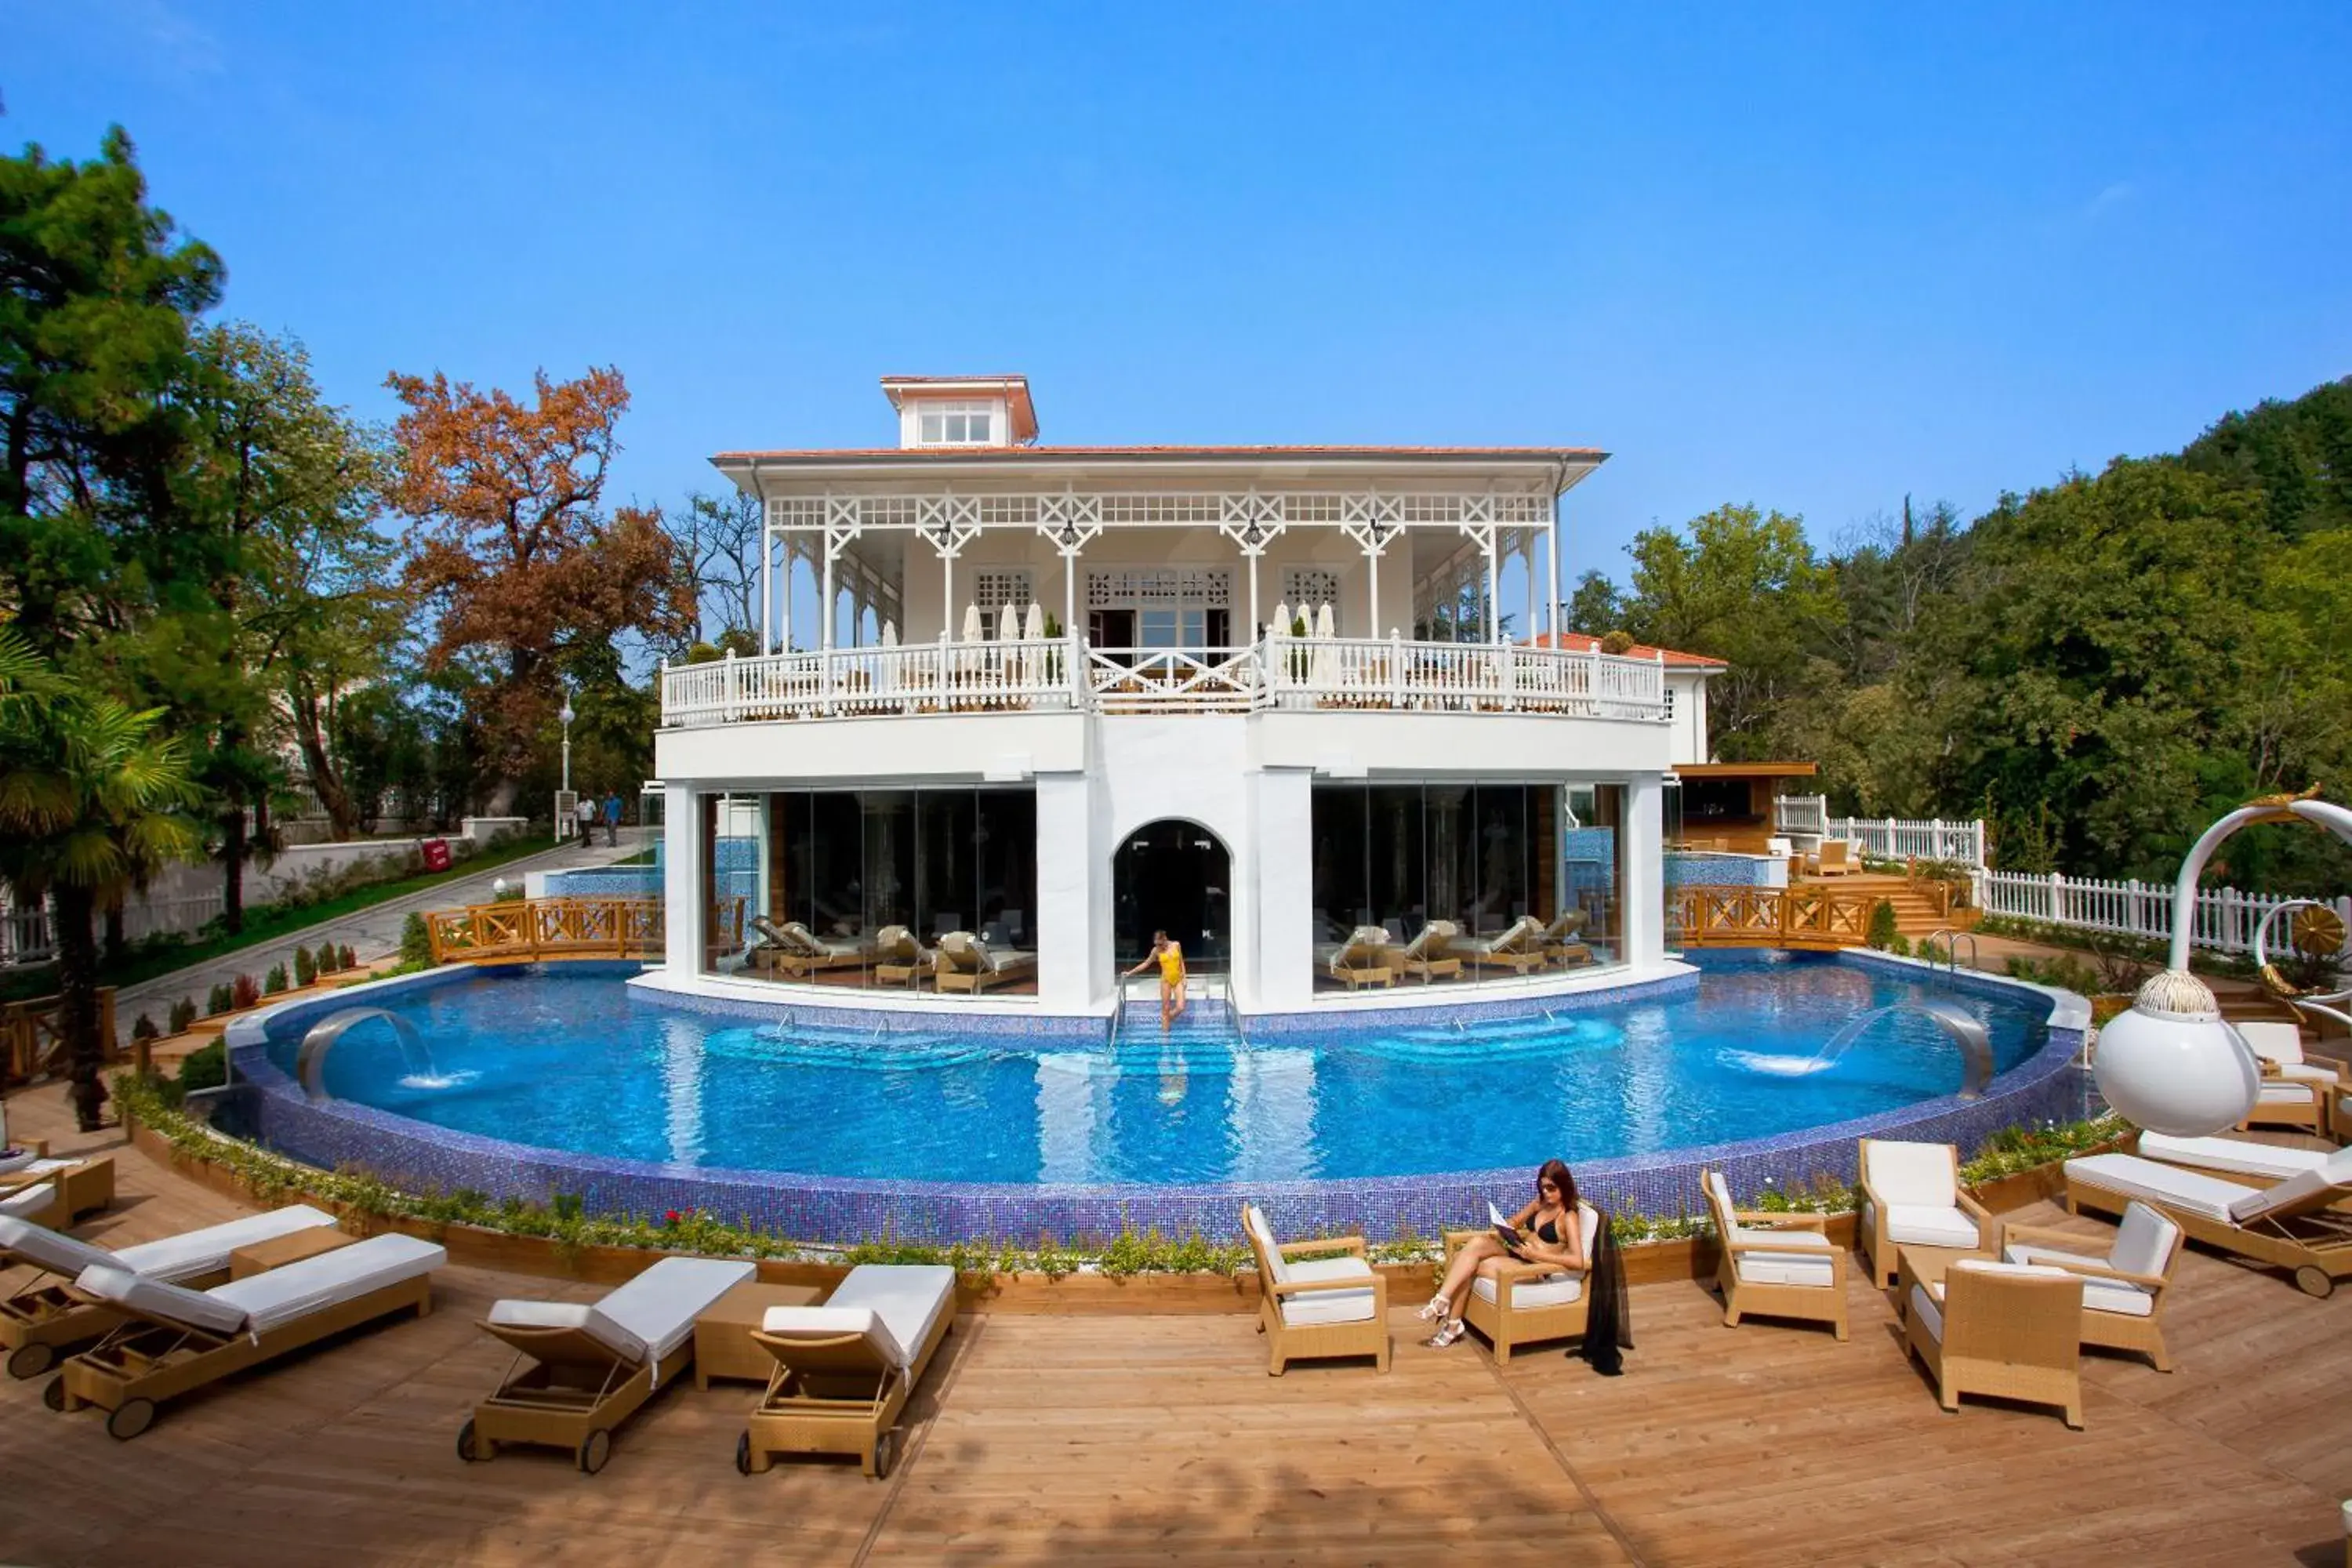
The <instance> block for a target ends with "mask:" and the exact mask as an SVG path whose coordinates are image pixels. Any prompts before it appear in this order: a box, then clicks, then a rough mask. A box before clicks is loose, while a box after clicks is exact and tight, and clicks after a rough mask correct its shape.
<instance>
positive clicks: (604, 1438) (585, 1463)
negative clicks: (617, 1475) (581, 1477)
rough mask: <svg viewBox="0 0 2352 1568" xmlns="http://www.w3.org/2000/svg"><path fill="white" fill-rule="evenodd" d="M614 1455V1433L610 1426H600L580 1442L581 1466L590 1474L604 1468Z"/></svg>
mask: <svg viewBox="0 0 2352 1568" xmlns="http://www.w3.org/2000/svg"><path fill="white" fill-rule="evenodd" d="M612 1457H613V1434H612V1431H611V1429H610V1428H608V1427H604V1426H599V1427H597V1428H596V1430H594V1431H593V1432H591V1433H589V1434H588V1436H586V1437H585V1438H584V1439H583V1440H582V1442H581V1444H580V1468H582V1469H583V1470H584V1471H586V1472H587V1473H588V1474H590V1475H592V1476H593V1475H594V1474H595V1473H596V1472H597V1471H599V1470H601V1469H603V1468H604V1461H605V1460H607V1459H609V1458H612Z"/></svg>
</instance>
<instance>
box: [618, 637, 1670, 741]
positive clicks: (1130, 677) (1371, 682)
mask: <svg viewBox="0 0 2352 1568" xmlns="http://www.w3.org/2000/svg"><path fill="white" fill-rule="evenodd" d="M661 694H662V723H663V725H664V727H665V728H670V729H691V728H699V727H704V726H709V725H718V724H732V723H756V722H765V721H777V720H787V719H832V718H875V717H887V716H892V715H912V714H954V713H972V714H989V713H1006V712H1065V713H1066V712H1093V713H1099V714H1105V715H1127V714H1162V715H1173V714H1188V713H1255V712H1265V711H1304V710H1346V711H1360V712H1391V713H1507V714H1519V715H1552V716H1558V717H1561V718H1572V719H1589V720H1590V719H1598V720H1613V721H1627V722H1633V723H1664V722H1665V721H1666V720H1667V719H1668V717H1669V716H1670V709H1669V707H1668V702H1667V688H1666V679H1665V665H1664V662H1663V660H1662V659H1661V658H1657V657H1651V658H1626V657H1622V656H1618V655H1612V654H1606V653H1601V652H1598V651H1593V652H1567V651H1562V650H1559V649H1555V648H1549V647H1530V646H1527V645H1524V644H1515V643H1460V642H1420V641H1410V640H1406V639H1404V638H1402V637H1384V638H1381V637H1285V636H1278V635H1273V634H1271V633H1270V634H1269V635H1267V636H1265V637H1260V638H1259V639H1258V640H1257V641H1256V642H1255V643H1252V644H1249V645H1247V646H1244V647H1214V648H1199V649H1189V650H1187V649H1169V648H1157V649H1152V648H1123V647H1095V646H1093V645H1092V644H1091V643H1089V642H1088V641H1087V639H1086V638H1084V637H1072V636H1062V637H1005V638H1000V639H997V640H994V641H985V640H963V641H948V640H945V639H942V640H940V641H938V642H924V643H911V644H907V645H904V646H883V647H835V648H822V649H815V650H812V651H809V652H794V653H779V654H766V655H761V656H757V657H753V658H734V657H729V658H719V659H713V660H710V661H709V662H707V663H703V664H690V665H676V666H667V667H665V668H664V669H663V671H662V682H661Z"/></svg>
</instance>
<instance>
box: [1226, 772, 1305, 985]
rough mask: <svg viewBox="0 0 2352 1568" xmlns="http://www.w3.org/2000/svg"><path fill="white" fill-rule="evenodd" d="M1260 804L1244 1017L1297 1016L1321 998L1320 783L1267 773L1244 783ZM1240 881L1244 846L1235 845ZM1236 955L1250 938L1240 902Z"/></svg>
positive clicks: (1238, 980) (1243, 973) (1241, 975)
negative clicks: (1318, 911)
mask: <svg viewBox="0 0 2352 1568" xmlns="http://www.w3.org/2000/svg"><path fill="white" fill-rule="evenodd" d="M1245 782H1246V783H1248V784H1250V785H1251V786H1252V788H1251V794H1252V795H1253V797H1254V798H1253V800H1252V801H1251V805H1252V813H1251V823H1250V830H1251V832H1252V833H1253V834H1254V835H1255V837H1256V840H1257V843H1256V845H1255V849H1256V854H1255V856H1254V857H1252V859H1254V860H1255V878H1254V880H1255V888H1254V889H1252V890H1253V892H1254V893H1255V900H1253V902H1254V903H1255V916H1256V920H1255V930H1253V931H1248V932H1247V938H1248V940H1249V941H1250V942H1251V949H1250V951H1251V953H1252V955H1253V956H1254V957H1255V963H1254V964H1252V965H1248V966H1244V965H1242V964H1239V963H1237V964H1236V965H1235V966H1234V967H1235V973H1234V982H1235V984H1236V988H1237V989H1239V990H1240V991H1241V997H1240V1000H1241V1004H1242V1006H1243V1008H1244V1010H1245V1011H1253V1012H1265V1013H1293V1012H1297V1011H1298V1010H1300V1009H1302V1008H1305V1007H1307V1006H1309V1005H1312V999H1313V996H1314V992H1315V833H1314V783H1315V775H1314V773H1313V771H1312V770H1310V769H1307V768H1266V769H1264V770H1262V771H1260V772H1258V773H1255V774H1253V775H1250V776H1249V777H1248V778H1247V780H1246V781H1245ZM1243 854H1244V849H1243V847H1241V846H1239V845H1236V846H1235V847H1234V858H1235V861H1236V863H1237V864H1236V875H1237V876H1247V875H1249V874H1250V873H1248V872H1244V871H1241V870H1240V869H1239V863H1240V862H1241V858H1242V856H1243ZM1234 904H1235V908H1234V947H1235V949H1236V954H1235V955H1236V957H1239V956H1240V952H1239V949H1240V947H1241V944H1242V942H1244V927H1243V921H1242V918H1241V915H1242V911H1241V909H1240V907H1239V906H1240V900H1234Z"/></svg>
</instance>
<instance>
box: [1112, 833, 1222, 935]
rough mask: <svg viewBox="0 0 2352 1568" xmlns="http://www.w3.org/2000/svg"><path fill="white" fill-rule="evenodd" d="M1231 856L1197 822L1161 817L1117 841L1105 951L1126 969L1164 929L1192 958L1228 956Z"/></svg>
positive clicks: (1113, 858)
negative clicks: (1108, 936) (1108, 946)
mask: <svg viewBox="0 0 2352 1568" xmlns="http://www.w3.org/2000/svg"><path fill="white" fill-rule="evenodd" d="M1233 865H1234V862H1233V857H1232V856H1231V855H1229V854H1227V853H1226V852H1225V847H1224V845H1223V842H1221V841H1220V840H1219V839H1218V837H1217V836H1216V835H1215V834H1213V833H1212V832H1210V831H1209V830H1208V829H1207V828H1205V827H1202V826H1201V825H1200V824H1198V823H1196V822H1185V821H1182V820H1181V819H1179V818H1176V817H1162V818H1161V819H1160V820H1159V821H1157V822H1147V823H1145V824H1144V825H1143V826H1141V827H1139V828H1137V829H1135V830H1134V831H1133V832H1132V833H1129V834H1128V835H1126V836H1125V837H1122V838H1121V839H1120V840H1119V843H1118V849H1117V850H1116V851H1115V852H1114V853H1113V854H1112V856H1111V878H1110V885H1111V951H1112V959H1113V962H1114V963H1117V964H1118V967H1119V968H1121V969H1127V968H1129V967H1131V966H1133V965H1134V964H1135V963H1138V962H1139V961H1140V960H1141V959H1142V957H1143V955H1144V954H1145V953H1146V952H1150V949H1151V933H1152V932H1153V931H1166V932H1167V933H1168V934H1169V935H1170V936H1172V937H1174V938H1175V939H1176V940H1177V941H1178V942H1181V944H1183V948H1184V954H1185V956H1186V957H1187V958H1188V959H1190V960H1192V962H1193V963H1208V964H1214V965H1217V966H1219V967H1223V966H1224V965H1226V964H1228V963H1231V962H1232V959H1233Z"/></svg>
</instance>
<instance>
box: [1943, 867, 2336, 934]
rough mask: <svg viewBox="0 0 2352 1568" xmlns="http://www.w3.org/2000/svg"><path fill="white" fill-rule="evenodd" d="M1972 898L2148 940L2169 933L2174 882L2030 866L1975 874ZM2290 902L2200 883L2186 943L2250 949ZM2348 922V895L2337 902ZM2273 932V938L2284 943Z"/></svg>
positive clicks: (2005, 910) (2036, 917) (1992, 909)
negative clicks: (2269, 919)
mask: <svg viewBox="0 0 2352 1568" xmlns="http://www.w3.org/2000/svg"><path fill="white" fill-rule="evenodd" d="M1977 901H1978V903H1979V905H1981V906H1982V908H1983V910H1984V911H1985V913H1987V914H1989V915H2008V916H2011V917H2013V918H2016V919H2020V920H2030V921H2047V922H2049V923H2050V924H2052V925H2062V926H2073V927H2075V928H2076V929H2078V930H2082V931H2112V932H2114V933H2116V935H2119V936H2135V937H2145V938H2147V939H2148V940H2150V941H2153V942H2164V941H2168V940H2170V938H2171V936H2172V913H2173V910H2172V884H2171V883H2169V882H2162V883H2158V882H2140V881H2123V882H2113V881H2103V880H2101V879H2098V878H2095V877H2065V876H2061V875H2060V874H2059V873H2057V872H2055V871H2053V872H2051V873H2050V874H2049V875H2047V876H2042V875H2038V874H2036V873H2033V872H2031V871H1986V872H1982V873H1980V874H1979V876H1978V878H1977ZM2291 901H2293V900H2292V899H2291V898H2290V897H2289V896H2287V895H2284V894H2272V893H2244V892H2240V891H2239V890H2238V889H2235V888H2200V889H2198V890H2197V912H2196V915H2195V917H2194V920H2193V922H2192V924H2191V928H2190V932H2191V934H2190V941H2191V942H2193V943H2194V944H2195V945H2197V946H2199V947H2202V948H2208V949H2210V950H2212V951H2214V952H2253V950H2254V930H2255V928H2256V927H2258V926H2260V925H2261V924H2262V923H2263V916H2264V915H2266V914H2268V913H2269V912H2270V911H2271V910H2273V909H2276V908H2277V907H2278V906H2279V905H2281V904H2284V903H2288V902H2291ZM2333 902H2334V908H2335V910H2336V913H2337V914H2338V915H2340V916H2342V917H2343V918H2344V921H2345V923H2346V925H2347V927H2352V899H2346V898H2338V899H2336V900H2334V901H2333ZM2272 929H2273V938H2272V940H2273V942H2283V941H2284V939H2283V938H2282V937H2280V936H2279V935H2277V928H2276V927H2273V928H2272Z"/></svg>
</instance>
